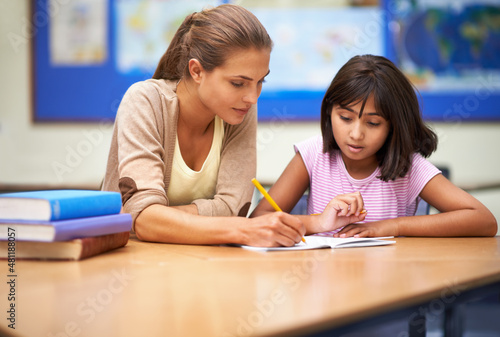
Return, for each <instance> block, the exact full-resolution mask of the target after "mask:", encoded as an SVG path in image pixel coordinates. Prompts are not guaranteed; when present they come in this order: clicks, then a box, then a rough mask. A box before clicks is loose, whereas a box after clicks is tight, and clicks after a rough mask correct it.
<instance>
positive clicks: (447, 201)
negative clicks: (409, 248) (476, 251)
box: [336, 174, 497, 237]
mask: <svg viewBox="0 0 500 337" xmlns="http://www.w3.org/2000/svg"><path fill="white" fill-rule="evenodd" d="M420 196H421V197H422V199H424V200H425V201H427V202H428V203H429V204H430V205H431V206H433V207H435V208H436V209H437V210H438V211H440V212H441V213H439V214H432V215H422V216H412V217H400V218H396V219H389V220H384V221H377V222H372V223H367V224H358V225H349V226H346V227H345V228H343V229H342V230H341V231H340V232H339V233H337V235H336V236H354V235H359V236H362V237H373V236H388V235H393V236H495V235H496V233H497V221H496V219H495V217H494V216H493V214H492V213H491V212H490V211H489V210H488V209H487V208H486V207H485V206H484V205H483V204H482V203H481V202H479V201H478V200H477V199H475V198H474V197H473V196H472V195H470V194H469V193H467V192H465V191H464V190H462V189H460V188H458V187H457V186H455V185H454V184H453V183H451V182H450V181H449V180H448V179H446V178H445V177H444V176H443V175H442V174H438V175H436V176H435V177H434V178H432V179H431V180H430V181H429V182H428V183H427V185H425V187H424V188H423V190H422V192H421V193H420Z"/></svg>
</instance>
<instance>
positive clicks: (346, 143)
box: [331, 95, 390, 167]
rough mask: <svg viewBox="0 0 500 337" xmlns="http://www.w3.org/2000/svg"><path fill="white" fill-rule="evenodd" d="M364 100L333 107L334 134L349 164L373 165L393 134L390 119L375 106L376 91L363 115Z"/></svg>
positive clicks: (369, 99) (370, 97)
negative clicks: (386, 141)
mask: <svg viewBox="0 0 500 337" xmlns="http://www.w3.org/2000/svg"><path fill="white" fill-rule="evenodd" d="M362 105H363V102H362V101H361V102H359V103H357V104H352V105H350V106H338V105H337V106H334V107H333V109H332V114H331V120H332V131H333V137H334V138H335V141H336V142H337V145H338V146H339V149H340V150H341V152H342V157H343V159H344V162H345V163H346V165H347V166H349V165H348V164H355V165H358V167H359V165H363V164H366V165H370V166H371V165H373V164H374V163H376V164H377V165H378V163H377V158H376V153H377V151H378V150H380V148H381V147H382V146H383V145H384V143H385V140H386V138H387V135H388V134H389V129H390V123H389V121H387V120H386V119H384V118H383V117H382V116H381V115H380V114H379V113H378V112H377V111H376V109H375V104H374V100H373V95H370V96H369V97H368V99H367V100H366V104H365V108H364V110H363V114H362V116H361V118H360V117H359V112H360V110H361V106H362Z"/></svg>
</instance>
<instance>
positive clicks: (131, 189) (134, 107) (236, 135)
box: [102, 79, 257, 223]
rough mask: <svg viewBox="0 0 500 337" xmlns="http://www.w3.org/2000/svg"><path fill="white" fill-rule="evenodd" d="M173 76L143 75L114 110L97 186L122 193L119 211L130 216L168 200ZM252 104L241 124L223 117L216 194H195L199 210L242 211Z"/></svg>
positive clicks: (252, 152)
mask: <svg viewBox="0 0 500 337" xmlns="http://www.w3.org/2000/svg"><path fill="white" fill-rule="evenodd" d="M175 90H176V82H174V81H165V80H153V79H150V80H146V81H142V82H138V83H135V84H133V85H132V86H131V87H130V88H129V89H128V90H127V92H126V93H125V95H124V97H123V99H122V102H121V104H120V107H119V108H118V112H117V115H116V120H115V125H114V130H113V137H112V140H111V149H110V152H109V157H108V164H107V168H106V177H105V179H104V182H103V186H102V189H103V190H106V191H118V192H121V194H122V202H123V211H124V212H126V213H130V214H131V215H132V218H133V219H134V223H135V219H136V218H137V216H138V215H139V213H140V212H141V211H142V210H144V209H145V208H146V207H148V206H150V205H153V204H161V205H166V206H168V204H169V203H168V198H167V193H166V191H167V189H168V185H169V183H170V174H171V167H172V159H173V154H174V147H175V140H176V134H177V119H178V115H179V106H178V101H177V94H176V92H175ZM256 130H257V108H256V106H253V107H252V108H251V109H250V111H249V112H248V114H247V115H246V116H245V119H244V120H243V122H242V123H241V124H238V125H229V124H227V123H224V140H223V143H222V149H221V163H220V167H219V174H218V180H217V185H216V192H215V193H216V194H215V196H214V198H213V199H199V200H194V201H193V203H194V204H195V205H196V206H197V208H198V213H199V214H200V215H209V216H231V215H239V216H246V215H247V213H248V210H249V208H250V201H251V198H252V193H253V185H252V183H251V179H252V178H253V177H255V172H256Z"/></svg>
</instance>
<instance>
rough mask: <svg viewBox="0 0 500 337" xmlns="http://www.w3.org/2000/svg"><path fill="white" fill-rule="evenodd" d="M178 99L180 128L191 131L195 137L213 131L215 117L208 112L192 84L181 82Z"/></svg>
mask: <svg viewBox="0 0 500 337" xmlns="http://www.w3.org/2000/svg"><path fill="white" fill-rule="evenodd" d="M177 98H178V102H179V121H178V124H177V127H178V128H182V129H184V130H187V131H189V133H191V134H192V135H193V136H196V135H203V134H205V133H206V132H207V131H209V130H211V129H212V125H213V121H214V118H215V115H213V114H211V113H210V112H209V111H207V110H206V108H205V106H204V105H203V103H202V102H201V101H200V99H199V98H198V95H197V92H196V87H195V86H194V84H193V83H192V82H190V81H187V80H184V79H183V80H181V81H179V84H178V85H177ZM212 130H213V129H212Z"/></svg>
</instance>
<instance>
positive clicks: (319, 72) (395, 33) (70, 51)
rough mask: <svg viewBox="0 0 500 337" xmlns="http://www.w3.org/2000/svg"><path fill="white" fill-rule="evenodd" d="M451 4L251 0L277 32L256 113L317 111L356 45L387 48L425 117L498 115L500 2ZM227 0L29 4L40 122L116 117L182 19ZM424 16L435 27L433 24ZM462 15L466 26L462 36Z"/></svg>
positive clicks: (288, 117) (269, 117) (301, 115)
mask: <svg viewBox="0 0 500 337" xmlns="http://www.w3.org/2000/svg"><path fill="white" fill-rule="evenodd" d="M447 1H448V0H444V1H440V2H438V3H439V6H437V5H436V6H437V7H436V6H434V5H433V6H434V7H431V5H429V2H428V1H425V2H424V1H408V0H404V1H403V0H384V1H382V3H381V4H380V5H379V6H373V2H370V1H368V2H367V3H368V5H367V6H356V7H350V6H343V7H342V6H340V7H339V6H337V5H336V6H326V5H323V6H321V7H318V6H316V5H314V4H315V2H314V1H311V2H310V3H311V5H310V6H309V7H308V6H307V5H305V4H303V3H302V2H300V1H290V2H289V4H288V5H287V7H282V5H280V6H277V5H276V4H274V3H273V2H272V1H268V2H265V1H264V2H263V1H252V0H246V1H244V2H243V3H242V4H243V5H244V6H245V7H246V8H248V9H249V10H251V11H252V12H253V13H254V14H255V15H256V16H257V17H258V18H259V20H261V22H262V23H263V25H264V26H265V27H266V29H267V30H268V32H269V34H270V35H271V38H272V39H273V41H274V48H273V52H272V54H271V63H270V69H271V73H270V74H269V76H268V77H267V78H266V83H265V84H264V87H263V91H262V94H261V97H260V99H259V109H258V110H259V120H261V121H282V122H296V121H303V120H319V116H320V106H321V100H322V98H323V94H324V92H325V90H326V88H327V87H328V85H329V83H330V81H331V79H332V78H333V76H334V74H335V73H336V72H337V71H338V69H339V68H340V67H341V66H342V65H343V64H344V63H345V62H346V61H347V60H348V59H349V58H350V57H352V56H354V55H357V54H376V55H386V56H387V57H388V58H390V59H391V60H393V61H394V62H395V63H396V64H397V65H398V66H399V67H401V68H402V69H403V70H404V71H405V73H407V75H408V76H409V77H410V79H411V80H412V81H413V82H414V83H415V84H416V86H417V88H418V90H419V92H420V94H421V96H422V106H423V113H424V117H425V118H426V119H428V120H437V121H445V122H446V121H448V122H455V121H457V120H461V121H482V120H500V108H499V107H500V64H499V63H500V57H498V50H500V31H499V29H498V27H495V26H493V25H491V27H490V26H488V25H486V26H485V24H484V23H485V22H486V23H488V22H495V20H497V21H496V22H498V18H499V16H500V14H499V12H500V0H499V1H497V2H498V3H497V2H495V1H491V0H489V1H486V0H485V3H484V4H481V1H472V0H471V1H466V0H460V1H459V6H458V7H457V5H455V7H454V9H453V11H452V10H451V9H450V7H449V5H446V4H447ZM222 2H231V1H205V0H191V1H187V2H184V1H167V0H106V1H93V0H72V1H61V0H38V1H36V2H33V5H32V18H33V20H35V19H37V20H39V19H40V18H46V24H40V25H37V30H36V34H34V37H33V55H32V60H33V67H32V69H33V93H34V97H33V102H34V104H33V107H34V108H33V120H34V121H35V122H75V121H76V122H79V121H80V122H102V121H107V120H109V121H112V120H113V119H114V117H115V114H116V111H117V108H118V105H119V102H120V101H121V98H122V97H123V94H124V93H125V91H126V90H127V88H128V87H129V86H130V85H131V84H133V83H134V82H137V81H141V80H145V79H148V78H151V76H152V74H153V72H154V70H155V68H156V65H157V62H158V60H159V59H160V57H161V55H162V54H163V53H164V51H165V50H166V48H167V47H168V43H169V41H170V39H171V37H172V36H173V34H174V33H175V31H176V29H177V27H178V26H179V25H180V23H181V22H182V20H183V19H184V17H185V16H186V15H187V14H189V13H192V12H194V11H199V10H200V9H201V8H203V7H205V6H207V5H218V4H220V3H222ZM240 3H241V1H240ZM263 3H265V4H266V5H263ZM280 3H282V2H280ZM308 3H309V2H308ZM318 3H324V2H318ZM423 3H425V4H427V5H425V6H424V5H423ZM449 3H450V4H451V3H452V1H451V0H450V1H449ZM453 3H454V4H456V3H457V1H456V0H455V1H453ZM469 3H470V4H469ZM472 3H474V4H475V5H472ZM294 4H295V5H294ZM299 4H300V5H299ZM457 8H458V10H457ZM403 9H404V10H403ZM478 13H479V14H478ZM167 14H168V15H167ZM438 19H441V20H442V21H439V20H438ZM457 19H458V21H457ZM474 20H475V21H474ZM39 21H40V20H39ZM428 22H433V23H435V24H436V26H435V27H434V28H436V29H437V30H426V27H428V25H427V24H428ZM455 22H460V23H461V24H462V26H463V25H464V24H469V26H467V25H466V26H467V27H469V28H468V30H466V31H465V35H460V34H462V33H463V30H460V29H458V28H457V27H456V25H455V27H454V26H453V25H454V23H455ZM477 27H480V28H477ZM481 27H482V28H481ZM453 29H455V31H453ZM484 31H486V33H484ZM450 32H451V33H450ZM481 32H483V33H482V35H481ZM440 34H443V36H441V35H440ZM481 37H482V38H483V40H481ZM429 41H434V42H433V44H432V43H430V42H429ZM446 48H448V49H446ZM467 51H469V54H468V55H466V56H463V54H467V53H466V52H467ZM443 55H445V56H448V58H445V59H443ZM436 60H437V61H436ZM443 60H444V61H443Z"/></svg>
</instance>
